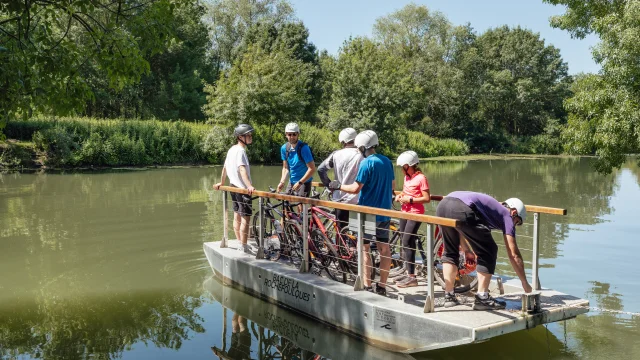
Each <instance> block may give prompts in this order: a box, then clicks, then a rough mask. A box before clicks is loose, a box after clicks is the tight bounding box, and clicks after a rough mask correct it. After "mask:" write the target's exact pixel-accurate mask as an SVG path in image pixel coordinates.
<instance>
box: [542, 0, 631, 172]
mask: <svg viewBox="0 0 640 360" xmlns="http://www.w3.org/2000/svg"><path fill="white" fill-rule="evenodd" d="M545 2H547V3H550V4H554V5H564V6H565V7H566V9H567V10H566V12H565V13H564V14H563V15H560V16H556V17H553V18H552V19H551V25H552V26H554V27H557V28H561V29H564V30H567V31H569V32H570V33H571V35H572V36H573V37H576V38H584V37H585V36H586V35H587V34H595V35H597V36H599V37H600V40H601V41H600V43H599V44H598V45H597V46H595V47H594V49H593V56H594V59H595V61H596V62H597V63H598V64H600V65H601V66H602V70H601V71H600V73H599V74H597V75H594V74H591V75H585V76H581V77H579V78H578V80H577V84H576V85H575V87H574V92H575V94H574V96H573V97H572V98H571V99H569V100H567V102H566V106H567V109H568V110H569V112H570V116H569V127H568V130H567V132H566V139H567V150H569V151H570V152H573V153H580V154H584V153H595V154H596V155H598V160H597V161H596V169H597V170H599V171H602V172H607V173H608V172H611V171H612V170H613V168H618V167H620V166H621V165H622V164H623V163H624V161H625V158H626V154H628V153H636V152H638V151H640V62H638V58H640V45H638V44H640V1H639V0H592V1H575V0H545Z"/></svg>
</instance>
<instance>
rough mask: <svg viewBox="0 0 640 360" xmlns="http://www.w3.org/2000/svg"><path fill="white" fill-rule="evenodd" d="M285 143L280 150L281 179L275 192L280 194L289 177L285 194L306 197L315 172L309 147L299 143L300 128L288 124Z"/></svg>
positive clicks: (296, 125) (294, 124)
mask: <svg viewBox="0 0 640 360" xmlns="http://www.w3.org/2000/svg"><path fill="white" fill-rule="evenodd" d="M284 132H285V135H286V136H287V142H286V143H285V144H284V145H282V147H281V148H280V158H281V159H282V177H281V178H280V183H278V187H277V191H278V192H280V191H281V190H282V188H283V187H284V183H285V181H286V180H287V176H289V185H288V186H287V190H286V192H287V193H290V192H292V193H293V195H297V196H302V197H308V196H309V192H311V180H313V173H314V172H315V171H316V164H315V163H314V161H313V155H312V154H311V149H310V148H309V145H307V144H305V143H303V142H302V141H300V139H299V137H300V127H299V126H298V124H296V123H288V124H287V126H286V127H285V130H284Z"/></svg>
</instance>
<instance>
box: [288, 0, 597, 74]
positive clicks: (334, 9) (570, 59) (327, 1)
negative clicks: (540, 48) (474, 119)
mask: <svg viewBox="0 0 640 360" xmlns="http://www.w3.org/2000/svg"><path fill="white" fill-rule="evenodd" d="M290 1H291V3H292V4H293V6H294V8H295V12H296V16H297V17H298V18H299V19H300V20H302V22H304V24H305V25H306V27H307V28H308V29H309V40H310V41H311V42H312V43H313V44H315V45H316V47H317V48H318V49H319V50H323V49H326V50H327V51H328V52H329V53H330V54H334V55H335V54H337V53H338V51H339V49H340V47H341V46H342V44H343V42H344V41H345V40H347V39H348V38H349V36H354V37H355V36H371V34H372V29H373V24H374V23H375V21H376V19H377V18H379V17H382V16H386V15H388V14H390V13H392V12H394V11H396V10H399V9H400V8H402V7H403V6H404V5H406V4H409V3H411V1H405V0H366V1H365V0H341V1H339V0H290ZM413 2H414V3H416V4H418V5H425V6H427V7H428V8H429V10H436V11H440V12H442V13H443V14H444V15H445V16H446V17H447V18H448V19H449V21H451V22H452V23H453V24H454V25H461V24H465V23H467V22H469V23H471V26H472V27H473V28H474V29H475V31H476V32H477V33H478V34H481V33H482V32H484V31H485V30H487V29H490V28H494V27H498V26H502V25H509V26H514V27H515V26H518V25H520V26H521V27H523V28H527V29H531V30H532V31H534V32H537V33H540V37H541V38H543V39H544V40H545V44H547V45H553V46H555V47H557V48H559V49H560V53H561V54H562V58H563V59H564V61H566V62H567V64H568V65H569V73H570V74H577V73H581V72H585V73H586V72H591V73H595V72H598V71H599V70H600V66H599V65H598V64H596V63H595V62H594V61H593V56H592V55H591V47H592V46H594V45H596V43H597V41H598V38H597V37H595V36H589V37H587V38H585V39H584V40H578V39H572V38H571V36H570V35H569V33H568V32H567V31H564V30H560V29H554V28H552V27H551V26H550V25H549V17H551V16H553V15H559V14H562V13H564V7H561V6H554V5H549V4H546V3H543V2H542V0H484V1H483V0H446V1H443V0H440V1H435V0H414V1H413Z"/></svg>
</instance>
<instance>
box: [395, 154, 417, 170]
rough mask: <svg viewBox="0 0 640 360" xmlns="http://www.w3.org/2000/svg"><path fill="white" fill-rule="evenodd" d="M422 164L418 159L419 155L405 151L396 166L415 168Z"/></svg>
mask: <svg viewBox="0 0 640 360" xmlns="http://www.w3.org/2000/svg"><path fill="white" fill-rule="evenodd" d="M419 162H420V159H418V154H416V152H415V151H411V150H409V151H405V152H403V153H402V154H400V156H398V161H397V162H396V165H398V166H405V165H409V166H413V165H416V164H418V163H419Z"/></svg>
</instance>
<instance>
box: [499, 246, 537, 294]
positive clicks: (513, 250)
mask: <svg viewBox="0 0 640 360" xmlns="http://www.w3.org/2000/svg"><path fill="white" fill-rule="evenodd" d="M504 245H505V246H506V247H507V254H508V255H509V261H510V262H511V266H512V267H513V270H515V272H516V274H517V275H518V278H520V282H521V283H522V287H523V288H524V291H525V292H528V293H529V292H531V285H529V281H528V280H527V275H526V274H525V272H524V260H522V255H521V254H520V249H519V248H518V244H517V243H516V238H515V237H513V236H511V235H507V234H505V235H504Z"/></svg>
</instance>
